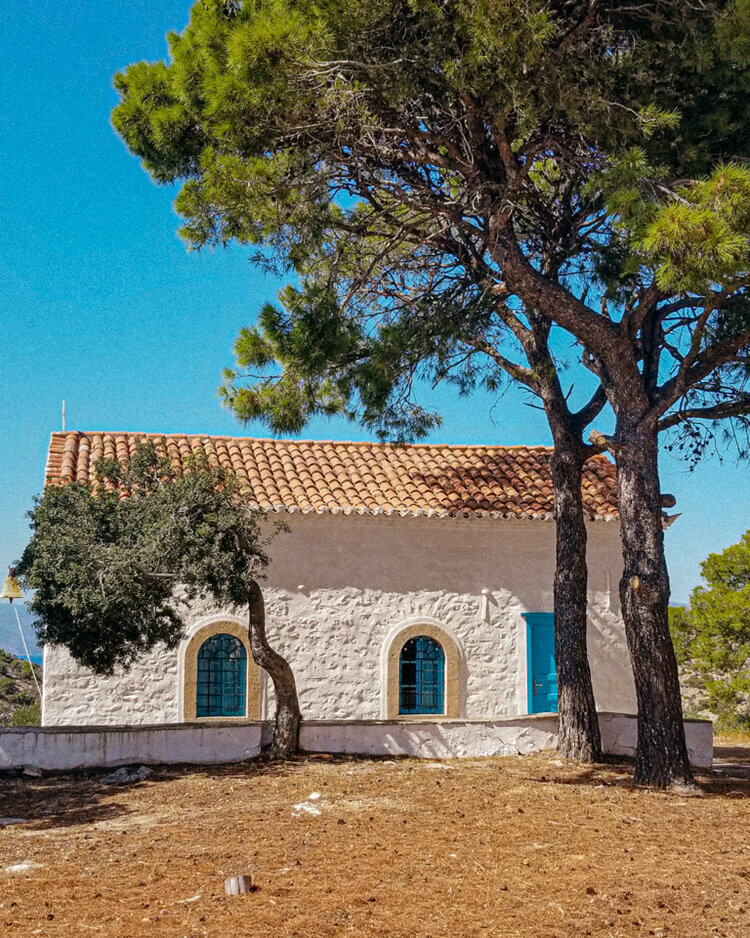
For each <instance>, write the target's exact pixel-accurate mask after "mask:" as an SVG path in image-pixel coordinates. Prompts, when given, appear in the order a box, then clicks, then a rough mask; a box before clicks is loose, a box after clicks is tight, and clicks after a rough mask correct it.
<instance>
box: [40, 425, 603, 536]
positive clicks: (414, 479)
mask: <svg viewBox="0 0 750 938" xmlns="http://www.w3.org/2000/svg"><path fill="white" fill-rule="evenodd" d="M146 439H148V440H151V441H152V442H153V443H154V444H155V445H156V448H157V450H158V451H159V452H160V453H161V454H163V455H164V456H168V457H169V458H170V459H171V460H172V463H173V465H175V466H176V467H178V468H179V467H181V466H182V465H183V463H184V461H185V459H186V458H187V457H189V456H190V455H191V454H194V453H200V452H201V451H202V452H204V453H206V454H207V455H208V457H209V459H211V460H215V461H216V462H217V463H219V464H220V465H222V466H225V467H226V468H227V469H231V470H233V471H234V472H235V473H236V474H237V476H238V477H239V478H240V481H241V482H242V483H243V484H244V485H245V486H246V489H247V493H248V495H247V497H248V502H249V504H251V505H252V506H253V507H258V508H261V509H263V510H264V511H286V512H303V513H310V512H315V513H318V514H323V513H327V512H331V513H334V514H335V513H342V514H357V513H358V514H386V515H413V516H418V515H429V516H439V517H453V516H465V517H469V516H477V517H503V518H543V519H548V518H551V517H552V508H553V502H552V475H551V471H550V453H551V449H550V448H549V447H546V446H443V445H440V444H423V443H418V444H407V445H396V444H391V443H344V442H336V441H329V440H263V439H254V438H250V437H228V436H201V435H193V436H190V435H185V434H162V433H149V434H146V433H109V432H107V433H105V432H94V433H81V432H69V433H65V432H62V433H53V434H52V439H51V441H50V448H49V456H48V459H47V470H46V481H47V482H52V483H64V482H70V481H73V480H77V481H79V482H89V481H93V479H94V465H95V463H96V462H97V461H98V460H100V459H102V458H112V457H116V458H118V459H119V460H121V461H123V462H126V461H127V459H128V457H129V455H130V454H131V453H132V452H133V450H134V449H135V447H136V445H137V444H138V442H139V441H143V440H146ZM583 504H584V510H585V511H586V514H587V516H588V517H589V518H592V519H597V520H599V519H601V520H611V519H614V518H617V516H618V515H617V502H616V490H615V467H614V466H613V465H612V463H611V462H610V461H609V460H608V459H607V458H606V456H603V455H601V456H594V457H592V458H591V459H590V460H589V461H588V463H587V464H586V467H585V470H584V478H583Z"/></svg>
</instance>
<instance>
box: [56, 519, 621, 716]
mask: <svg viewBox="0 0 750 938" xmlns="http://www.w3.org/2000/svg"><path fill="white" fill-rule="evenodd" d="M288 521H289V524H290V532H289V533H284V534H280V535H279V536H278V538H277V539H276V541H275V542H274V544H273V548H272V557H273V562H272V565H271V567H270V568H269V571H268V579H267V581H266V583H265V584H264V594H265V597H266V606H267V619H268V633H269V637H270V639H271V641H272V642H273V643H274V644H275V645H276V647H277V648H278V649H279V650H280V651H281V652H282V653H283V654H285V655H286V656H287V657H288V658H289V661H290V663H291V665H292V667H293V668H294V671H295V674H296V677H297V684H298V688H299V692H300V702H301V705H302V710H303V714H304V716H305V717H306V718H308V719H318V720H339V719H364V720H369V719H378V718H380V717H382V716H383V715H384V699H383V691H384V680H383V674H382V665H381V661H382V657H383V654H384V650H385V646H386V644H387V640H388V638H389V636H390V637H392V636H393V635H394V634H395V633H397V631H398V627H399V626H400V625H407V624H411V623H413V622H415V621H419V620H420V619H424V620H425V621H430V622H432V623H435V624H439V625H440V626H441V627H443V628H444V629H446V631H448V632H449V633H450V634H451V635H452V636H453V637H454V639H455V640H456V642H457V644H458V646H459V649H460V651H461V654H462V657H463V662H462V669H461V671H462V673H461V692H460V709H459V715H460V716H462V717H466V718H469V719H492V718H495V717H499V716H512V715H515V714H521V713H525V712H527V709H528V705H527V690H526V687H527V685H526V625H525V620H524V619H523V618H522V615H521V614H522V613H523V612H545V611H549V612H551V611H552V605H553V603H552V584H553V571H554V558H555V551H554V525H553V524H552V523H551V522H546V521H503V520H493V519H484V518H478V519H440V518H391V517H385V516H377V517H372V516H360V515H349V516H345V515H335V516H332V515H322V516H320V515H312V516H310V515H305V516H301V515H293V516H289V517H288ZM588 532H589V604H590V623H589V643H590V652H591V663H592V671H593V677H594V691H595V694H596V698H597V705H598V706H599V708H600V709H602V710H610V711H624V712H633V711H634V709H635V703H634V691H633V683H632V677H631V672H630V665H629V661H628V656H627V650H626V648H625V640H624V634H623V629H622V624H621V622H620V619H619V604H618V597H617V582H618V578H619V571H620V547H619V532H618V527H617V525H616V524H615V523H611V522H609V523H608V522H595V523H591V524H589V525H588ZM484 590H488V591H489V594H487V595H483V591H484ZM222 614H226V615H232V614H235V615H236V614H240V615H241V614H242V610H220V609H216V608H214V607H212V606H211V605H210V604H207V603H203V604H198V605H196V606H194V607H193V608H191V609H190V610H189V611H188V612H187V615H186V622H187V629H186V630H187V637H188V638H189V636H190V634H192V633H193V632H194V631H195V630H196V629H197V628H199V627H201V626H202V625H204V624H205V623H206V622H207V621H210V620H211V619H212V618H214V617H217V618H219V617H221V615H222ZM185 644H186V642H185V643H183V646H182V647H181V648H180V649H178V650H176V651H174V652H167V651H164V650H163V649H157V650H155V651H154V652H152V653H151V654H149V655H147V656H145V657H144V658H143V660H142V661H139V662H138V663H137V664H136V665H134V666H133V667H132V668H131V669H130V670H129V671H128V672H127V673H117V674H115V675H114V676H112V677H109V678H103V677H98V676H96V675H94V674H92V673H91V672H89V671H87V670H85V669H83V668H80V667H79V666H78V665H76V664H75V662H73V661H72V660H71V658H70V657H69V655H68V654H67V652H66V651H65V650H64V649H61V648H52V647H50V648H47V649H46V650H45V660H44V706H43V723H44V725H45V726H54V725H70V724H77V725H86V724H98V725H102V724H106V725H111V724H117V723H126V724H138V723H150V724H154V723H175V722H180V721H181V720H182V689H181V685H182V674H181V669H182V654H183V652H184V646H185ZM265 685H266V686H265V689H264V704H263V708H264V715H269V714H271V713H272V711H273V700H272V694H271V692H270V688H269V687H268V681H266V682H265Z"/></svg>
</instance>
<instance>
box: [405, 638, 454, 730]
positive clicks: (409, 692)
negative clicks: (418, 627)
mask: <svg viewBox="0 0 750 938" xmlns="http://www.w3.org/2000/svg"><path fill="white" fill-rule="evenodd" d="M444 688H445V655H444V653H443V649H442V648H441V647H440V645H439V644H438V643H437V642H436V641H435V640H434V639H432V638H428V637H427V636H426V635H418V636H416V637H415V638H410V639H409V640H408V641H407V642H406V643H405V645H404V647H403V648H402V649H401V655H400V657H399V662H398V712H399V713H443V711H444V709H445V704H444Z"/></svg>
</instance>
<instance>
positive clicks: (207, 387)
mask: <svg viewBox="0 0 750 938" xmlns="http://www.w3.org/2000/svg"><path fill="white" fill-rule="evenodd" d="M189 9H190V3H189V2H187V0H160V2H158V3H154V2H153V0H108V2H105V0H88V2H84V0H67V2H66V3H64V4H63V3H60V2H59V0H39V2H37V3H34V4H22V3H8V4H5V7H4V10H3V31H2V35H0V61H2V63H3V67H2V69H1V70H0V100H2V102H3V132H2V135H0V156H1V157H2V167H3V172H2V175H1V176H0V208H1V210H2V218H3V222H4V225H5V228H4V235H3V238H2V246H1V247H0V336H1V337H2V340H3V350H2V358H1V359H0V362H1V364H0V368H1V369H2V372H1V374H2V380H0V571H2V572H3V573H4V567H5V565H6V564H7V563H8V562H10V561H12V560H13V559H15V558H16V557H17V556H18V555H19V553H20V551H21V549H22V547H23V544H24V542H25V540H26V537H27V530H28V529H27V522H26V520H25V512H26V511H27V510H28V508H29V506H30V504H31V500H32V497H33V496H34V495H35V494H36V493H38V492H39V491H40V489H41V485H42V479H43V470H44V461H45V454H46V448H47V442H48V439H49V433H50V432H51V431H52V430H56V429H59V428H60V409H61V401H62V400H63V398H64V399H65V400H66V402H67V412H68V427H69V428H72V429H86V430H95V429H98V430H101V429H123V430H151V431H165V432H200V433H204V432H205V433H225V434H231V433H236V434H240V433H245V434H249V435H252V434H255V435H259V436H266V435H268V434H267V431H266V430H265V429H264V428H263V427H262V426H257V425H252V424H251V425H248V426H246V427H244V428H243V427H240V426H238V424H237V423H236V422H235V421H234V419H233V418H232V417H231V415H229V414H228V413H226V412H225V411H222V409H221V407H220V406H219V402H218V399H217V396H216V386H217V384H218V381H219V377H220V373H221V369H222V368H223V367H224V366H226V365H229V364H231V346H232V341H233V339H234V337H235V335H236V333H237V331H238V329H239V328H240V326H242V325H244V324H247V323H249V322H251V321H252V320H253V318H254V316H255V313H256V311H257V310H258V308H259V307H260V305H261V304H262V303H263V302H264V301H266V300H268V299H273V298H274V296H275V294H276V291H277V290H278V288H279V286H280V285H281V284H280V283H279V282H277V281H275V280H274V279H273V278H271V277H269V276H266V275H264V274H262V273H260V272H259V271H257V270H256V269H254V268H253V267H252V266H251V265H250V263H249V260H248V254H247V253H246V252H243V251H241V250H238V249H235V250H229V251H222V252H217V253H215V254H211V253H205V254H188V253H187V251H186V250H185V247H184V246H183V244H182V243H181V242H180V241H179V239H178V238H177V235H176V233H175V229H176V225H177V219H176V216H175V215H174V213H173V211H172V201H173V199H174V196H175V194H176V193H175V190H174V189H168V188H167V189H158V188H157V187H155V186H154V185H153V184H152V183H151V181H150V180H149V178H148V177H147V176H146V174H145V173H144V172H143V171H142V170H141V168H140V166H139V164H138V162H137V161H136V160H135V159H134V158H133V157H131V156H130V155H129V154H128V153H127V151H126V150H125V147H124V146H123V145H122V143H121V142H120V140H119V139H118V138H117V137H116V136H115V134H114V133H113V131H112V129H111V127H110V123H109V114H110V111H111V109H112V106H113V105H114V103H115V100H116V96H115V94H114V91H113V90H112V83H111V79H112V75H113V74H114V72H115V71H117V70H118V69H120V68H122V67H124V66H125V65H127V64H129V63H130V62H134V61H136V60H138V59H142V58H146V59H151V60H153V59H156V58H161V57H163V56H164V55H165V40H164V37H165V34H166V32H167V31H168V30H169V29H180V28H182V26H183V25H184V24H185V22H186V20H187V14H188V10H189ZM428 401H429V403H430V404H432V405H433V406H435V407H436V408H437V409H439V410H440V411H441V412H442V415H443V418H444V424H443V427H442V428H441V429H440V430H439V431H438V432H436V433H435V434H434V435H433V438H432V439H433V440H435V441H437V440H440V441H443V442H451V443H460V442H493V443H548V442H549V434H548V432H547V429H546V425H545V421H544V418H543V416H542V415H541V414H540V413H539V412H538V411H536V410H532V409H531V408H529V407H528V406H526V405H525V403H524V401H525V398H524V396H523V395H522V394H520V393H519V392H516V391H512V390H511V391H509V392H508V393H506V394H505V396H504V397H503V398H502V399H501V400H500V401H497V402H496V401H494V400H493V399H492V398H489V397H487V396H481V395H479V396H475V397H473V398H471V399H469V400H467V399H459V398H458V397H457V396H456V395H455V394H454V393H453V392H452V391H450V390H447V389H446V390H443V391H440V392H439V393H437V394H436V395H431V396H430V398H428ZM304 435H305V436H306V437H318V438H333V439H336V438H338V439H347V438H348V439H364V438H366V437H367V434H364V433H362V432H361V431H359V430H358V428H357V427H356V426H354V425H351V424H348V423H345V422H343V421H339V420H336V421H323V420H319V421H315V422H314V423H312V424H311V425H310V426H309V428H308V430H307V432H306V433H305V434H304ZM662 476H663V486H662V487H663V490H664V491H669V492H673V493H674V494H675V495H676V496H677V509H676V510H678V511H682V512H683V517H682V518H680V519H679V521H678V522H677V523H676V524H674V525H673V526H672V528H670V530H669V531H668V533H667V546H668V555H669V562H670V571H671V576H672V584H673V595H674V599H675V600H677V601H685V600H686V599H687V596H688V594H689V592H690V589H691V588H692V587H693V586H694V585H695V584H696V583H697V581H698V578H699V563H700V560H701V559H702V558H703V557H704V556H705V555H706V554H707V553H708V552H709V551H712V550H718V549H721V548H722V547H724V546H726V545H727V544H730V543H732V542H734V541H736V540H738V538H739V537H740V535H741V534H742V533H743V531H744V530H745V529H746V528H747V527H748V524H750V521H749V520H748V514H749V513H748V504H749V502H750V497H749V496H750V481H749V480H750V476H749V474H748V467H747V465H746V464H745V465H739V466H738V465H737V464H736V463H735V462H734V459H733V457H731V456H728V457H727V459H726V460H725V462H724V465H721V464H720V463H719V461H718V460H716V459H711V460H708V461H706V462H705V463H704V464H703V465H701V466H700V467H699V469H698V470H696V471H695V472H693V473H689V472H688V471H687V469H686V467H685V466H684V464H682V463H679V462H677V461H675V460H674V459H673V458H672V457H670V456H669V455H667V454H665V456H664V459H663V461H662ZM15 631H16V625H15V617H11V610H10V609H8V608H7V605H5V606H2V607H0V645H3V644H6V645H8V646H9V645H14V647H15V640H14V637H13V636H14V633H15Z"/></svg>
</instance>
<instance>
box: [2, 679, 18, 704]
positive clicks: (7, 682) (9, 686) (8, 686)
mask: <svg viewBox="0 0 750 938" xmlns="http://www.w3.org/2000/svg"><path fill="white" fill-rule="evenodd" d="M15 692H16V684H15V681H14V680H13V678H12V677H0V697H5V698H6V699H7V698H10V697H12V696H13V695H14V694H15Z"/></svg>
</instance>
